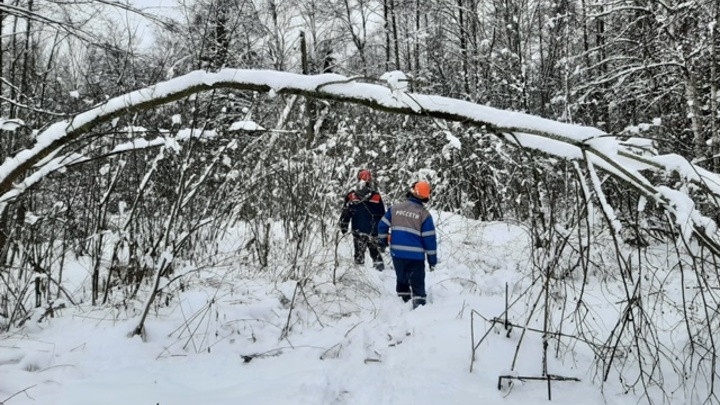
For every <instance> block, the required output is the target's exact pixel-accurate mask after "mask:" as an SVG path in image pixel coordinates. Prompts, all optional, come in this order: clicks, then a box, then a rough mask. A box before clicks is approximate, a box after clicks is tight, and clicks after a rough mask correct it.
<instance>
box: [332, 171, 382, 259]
mask: <svg viewBox="0 0 720 405" xmlns="http://www.w3.org/2000/svg"><path fill="white" fill-rule="evenodd" d="M358 180H359V181H360V184H359V187H358V188H357V189H355V190H353V191H350V192H349V193H348V194H346V195H345V200H344V201H343V209H342V213H341V214H340V230H341V231H342V233H343V234H344V233H346V232H347V231H348V226H351V228H352V235H353V245H354V258H355V263H356V264H364V263H365V250H368V251H369V252H370V257H372V259H373V265H374V267H375V268H376V269H377V270H379V271H383V270H384V269H385V264H384V263H383V260H382V256H381V255H380V252H379V251H378V248H377V243H376V241H375V237H376V236H377V225H378V222H380V219H381V218H382V217H383V215H384V214H385V204H384V203H383V200H382V197H381V196H380V193H379V192H377V191H376V190H375V188H374V187H373V183H372V174H371V173H370V171H369V170H361V171H360V173H358Z"/></svg>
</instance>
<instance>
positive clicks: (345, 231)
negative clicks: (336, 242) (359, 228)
mask: <svg viewBox="0 0 720 405" xmlns="http://www.w3.org/2000/svg"><path fill="white" fill-rule="evenodd" d="M347 231H348V227H347V225H340V232H342V234H343V235H345V234H346V233H347Z"/></svg>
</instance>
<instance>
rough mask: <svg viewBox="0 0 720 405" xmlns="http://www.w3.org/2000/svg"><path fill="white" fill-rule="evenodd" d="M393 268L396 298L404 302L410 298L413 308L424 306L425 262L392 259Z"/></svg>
mask: <svg viewBox="0 0 720 405" xmlns="http://www.w3.org/2000/svg"><path fill="white" fill-rule="evenodd" d="M393 266H394V267H395V275H396V276H397V283H396V284H395V291H397V294H398V296H399V297H400V298H402V299H403V301H405V302H408V301H410V299H411V298H412V300H413V307H417V306H418V305H425V261H424V260H410V259H401V258H398V257H393Z"/></svg>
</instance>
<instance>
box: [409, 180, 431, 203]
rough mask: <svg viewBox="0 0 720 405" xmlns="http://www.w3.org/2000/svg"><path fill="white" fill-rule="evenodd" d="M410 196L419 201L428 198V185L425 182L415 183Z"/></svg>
mask: <svg viewBox="0 0 720 405" xmlns="http://www.w3.org/2000/svg"><path fill="white" fill-rule="evenodd" d="M412 194H413V195H414V196H415V197H417V198H420V199H426V198H430V183H428V182H427V181H418V182H415V184H413V186H412Z"/></svg>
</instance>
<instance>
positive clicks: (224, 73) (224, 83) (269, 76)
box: [0, 69, 720, 254]
mask: <svg viewBox="0 0 720 405" xmlns="http://www.w3.org/2000/svg"><path fill="white" fill-rule="evenodd" d="M361 80H362V78H347V77H345V76H340V75H335V74H322V75H315V76H303V75H298V74H292V73H285V72H277V71H256V70H238V69H224V70H220V71H218V72H216V73H210V72H204V71H195V72H191V73H189V74H187V75H184V76H181V77H177V78H174V79H172V80H169V81H166V82H162V83H159V84H156V85H154V86H150V87H147V88H144V89H141V90H137V91H134V92H131V93H128V94H125V95H122V96H119V97H115V98H113V99H111V100H108V101H107V102H105V103H103V104H101V105H100V106H98V107H95V108H93V109H91V110H88V111H86V112H83V113H81V114H78V115H76V116H75V117H73V118H72V119H68V120H63V121H60V122H57V123H55V124H53V125H51V126H50V127H49V128H48V129H46V130H44V131H43V132H41V133H40V134H39V135H38V136H37V139H36V143H35V145H34V146H33V147H32V148H29V149H26V150H23V151H21V152H19V153H17V154H16V155H15V156H12V157H10V158H8V159H6V161H5V162H4V163H3V164H2V165H0V204H1V205H0V210H2V209H4V208H5V206H6V204H7V202H9V201H11V200H13V199H14V198H16V197H17V196H18V195H19V194H21V193H22V192H23V190H24V189H26V188H27V187H29V186H31V185H32V184H34V183H36V182H37V181H39V180H40V179H42V178H43V177H45V176H46V175H47V174H49V173H51V172H53V171H56V170H58V169H59V168H61V167H62V166H63V165H65V164H67V162H68V159H67V156H59V154H60V152H61V150H62V148H63V147H64V146H66V145H68V144H69V143H70V142H72V141H73V140H75V139H77V138H78V137H80V136H82V135H83V134H85V133H87V132H89V131H90V130H92V129H93V128H95V127H97V126H99V125H101V124H103V123H106V122H109V121H111V120H113V119H115V118H118V117H120V116H123V115H125V114H129V113H133V112H137V111H143V110H147V109H150V108H153V107H156V106H159V105H162V104H167V103H170V102H173V101H177V100H180V99H182V98H184V97H187V96H190V95H192V94H195V93H199V92H203V91H209V90H213V89H222V88H225V89H236V90H247V91H256V92H264V93H274V94H295V95H301V96H306V97H312V98H318V99H326V100H333V101H340V102H346V103H355V104H361V105H364V106H367V107H369V108H372V109H374V110H378V111H384V112H390V113H397V114H406V115H416V116H424V117H432V118H439V119H443V120H448V121H456V122H462V123H465V124H469V125H474V126H476V127H478V128H480V129H481V130H482V131H486V132H489V133H493V134H497V135H499V136H502V137H504V138H507V139H508V140H509V141H510V142H513V143H516V144H517V145H519V146H521V147H523V148H528V149H536V150H539V151H542V152H544V153H547V154H550V155H554V156H558V157H560V158H563V159H568V160H578V161H584V162H586V163H587V165H588V167H599V168H601V169H603V170H605V171H606V172H608V173H609V174H610V175H612V176H614V177H617V178H618V179H621V180H622V181H624V182H626V183H627V184H628V185H629V186H630V187H632V188H633V189H634V190H635V191H637V192H638V193H640V194H641V195H643V196H644V197H645V198H647V199H648V200H650V201H654V202H656V203H657V204H658V205H660V206H661V207H663V208H664V209H665V210H666V211H667V212H669V213H671V214H672V215H673V216H675V218H676V221H677V223H678V225H679V226H680V227H681V229H683V231H684V234H685V236H690V234H692V235H694V236H695V237H697V238H698V240H700V241H701V242H702V243H703V244H704V245H706V246H707V247H708V248H710V249H712V251H713V252H714V253H716V254H720V242H719V239H718V238H717V235H716V234H715V231H716V226H715V224H714V222H713V221H712V220H711V219H709V218H707V217H705V216H703V215H702V214H701V213H700V212H699V211H698V210H697V209H696V208H695V204H694V202H693V200H692V199H691V198H690V197H689V196H687V195H686V194H684V193H678V192H676V190H672V189H670V188H667V187H664V186H655V185H653V184H652V183H651V182H650V181H649V180H648V179H647V178H646V177H645V176H643V175H642V174H641V171H642V170H653V171H663V172H667V173H676V174H678V175H679V176H680V177H681V178H682V179H684V180H685V181H687V182H689V183H692V184H694V185H695V186H697V187H698V188H699V189H700V190H701V191H702V192H703V193H704V194H705V195H706V196H707V197H708V198H709V199H710V200H711V201H713V202H715V204H716V205H718V206H720V203H719V202H718V197H720V176H717V175H716V174H715V173H712V172H709V171H707V170H704V169H702V168H700V167H698V166H696V165H693V164H691V163H690V162H688V161H687V160H686V159H684V158H682V157H681V156H678V155H661V156H646V155H645V154H644V150H642V149H641V150H638V149H637V148H635V147H634V146H636V145H633V144H631V143H626V142H623V141H622V140H620V139H618V138H616V137H614V136H611V135H609V134H606V133H604V132H603V131H600V130H598V129H596V128H592V127H583V126H578V125H572V124H565V123H560V122H555V121H552V120H547V119H543V118H539V117H536V116H531V115H527V114H523V113H518V112H508V111H502V110H498V109H495V108H491V107H486V106H482V105H479V104H474V103H470V102H467V101H461V100H456V99H451V98H447V97H440V96H429V95H421V94H411V93H405V92H404V91H403V89H402V85H398V83H397V82H391V83H389V85H388V86H385V85H378V84H371V83H363V82H361Z"/></svg>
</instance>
